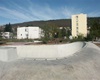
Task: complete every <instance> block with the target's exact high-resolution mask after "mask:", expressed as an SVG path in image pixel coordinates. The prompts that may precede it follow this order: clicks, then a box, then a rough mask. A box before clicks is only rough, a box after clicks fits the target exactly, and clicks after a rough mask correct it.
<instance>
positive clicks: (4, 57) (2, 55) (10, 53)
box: [0, 47, 18, 61]
mask: <svg viewBox="0 0 100 80" xmlns="http://www.w3.org/2000/svg"><path fill="white" fill-rule="evenodd" d="M17 58H18V55H17V50H16V48H14V47H0V60H1V61H12V60H16V59H17Z"/></svg>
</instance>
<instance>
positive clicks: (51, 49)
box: [10, 42, 84, 59]
mask: <svg viewBox="0 0 100 80" xmlns="http://www.w3.org/2000/svg"><path fill="white" fill-rule="evenodd" d="M83 46H84V43H83V42H75V43H70V44H60V45H23V46H22V45H19V46H18V45H16V46H10V47H16V49H17V54H18V57H19V58H35V59H56V58H63V57H67V56H70V55H72V54H73V53H75V52H77V51H78V50H80V49H82V47H83Z"/></svg>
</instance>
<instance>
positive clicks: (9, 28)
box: [4, 23, 12, 32]
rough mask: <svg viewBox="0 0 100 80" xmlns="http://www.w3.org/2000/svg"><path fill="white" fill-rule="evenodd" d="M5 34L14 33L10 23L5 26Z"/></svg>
mask: <svg viewBox="0 0 100 80" xmlns="http://www.w3.org/2000/svg"><path fill="white" fill-rule="evenodd" d="M4 32H12V26H11V24H10V23H9V24H6V25H5V28H4Z"/></svg>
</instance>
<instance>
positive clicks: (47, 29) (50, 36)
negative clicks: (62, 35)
mask: <svg viewBox="0 0 100 80" xmlns="http://www.w3.org/2000/svg"><path fill="white" fill-rule="evenodd" d="M42 30H43V31H42V35H43V36H42V37H41V38H42V41H43V42H44V43H47V42H48V41H52V40H54V39H55V38H58V32H59V31H58V27H57V26H56V25H55V24H45V26H44V27H42Z"/></svg>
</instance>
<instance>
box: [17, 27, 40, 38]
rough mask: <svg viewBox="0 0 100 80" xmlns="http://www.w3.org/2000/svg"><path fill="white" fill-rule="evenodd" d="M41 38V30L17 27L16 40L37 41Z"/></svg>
mask: <svg viewBox="0 0 100 80" xmlns="http://www.w3.org/2000/svg"><path fill="white" fill-rule="evenodd" d="M37 38H41V29H40V28H39V27H34V26H29V27H18V28H17V39H37Z"/></svg>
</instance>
